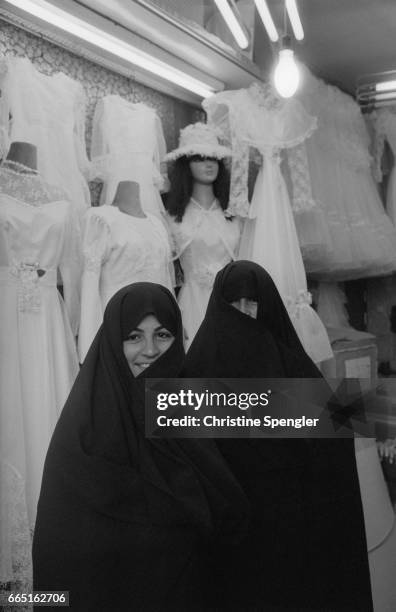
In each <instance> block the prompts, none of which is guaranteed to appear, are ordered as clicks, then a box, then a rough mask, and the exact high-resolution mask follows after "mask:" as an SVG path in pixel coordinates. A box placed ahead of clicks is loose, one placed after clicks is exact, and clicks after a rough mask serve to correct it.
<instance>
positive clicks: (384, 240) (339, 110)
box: [297, 66, 396, 282]
mask: <svg viewBox="0 0 396 612" xmlns="http://www.w3.org/2000/svg"><path fill="white" fill-rule="evenodd" d="M301 70H302V71H303V77H304V78H303V86H302V87H301V90H300V92H299V93H298V94H297V97H298V98H299V99H300V101H301V102H302V103H303V105H304V107H305V109H306V110H307V111H308V112H309V113H311V114H313V115H315V116H316V117H317V118H318V129H317V130H316V131H315V132H314V133H313V135H312V138H310V139H308V140H307V141H306V142H305V143H304V145H303V146H305V149H306V153H307V157H308V166H309V173H310V177H311V188H312V196H313V199H314V200H315V202H316V203H317V204H318V205H319V206H320V208H321V209H322V211H323V213H324V215H325V218H326V226H327V229H326V233H325V232H323V231H322V227H318V225H317V223H316V221H315V219H314V218H313V217H312V215H310V213H309V212H308V213H307V215H306V216H305V219H304V220H302V222H301V223H300V224H297V226H298V230H299V237H300V241H302V242H305V241H307V240H308V241H309V235H311V236H312V235H317V234H319V235H320V236H321V237H322V239H321V241H322V243H324V244H325V243H328V244H329V247H330V248H329V249H328V251H327V254H325V256H324V257H321V256H319V257H318V255H317V253H315V252H313V253H312V255H310V254H309V252H307V256H306V257H305V267H306V270H307V272H308V273H309V274H310V275H311V276H312V277H314V278H317V279H319V280H326V281H330V282H335V281H343V280H350V279H357V278H366V277H369V276H381V275H387V274H391V273H392V272H393V271H395V270H396V230H395V227H394V226H393V224H392V223H390V222H389V217H388V216H387V215H386V213H385V210H384V206H383V204H382V201H381V198H380V195H379V193H378V190H377V187H376V184H375V181H374V179H373V176H372V170H371V162H372V159H371V157H370V153H369V145H370V138H369V134H368V131H367V127H366V125H365V122H364V119H363V116H362V114H361V111H360V108H359V106H358V104H357V103H356V101H355V100H354V99H353V98H351V97H350V96H348V95H347V94H345V93H343V92H342V91H340V90H339V89H338V88H337V87H334V86H332V85H328V84H326V83H325V82H324V81H322V80H321V79H318V78H316V77H315V76H313V75H312V74H311V73H310V72H309V71H308V69H306V68H304V67H303V66H302V67H301ZM304 224H307V225H306V230H305V231H304ZM308 228H309V231H308ZM329 235H330V242H328V241H329Z"/></svg>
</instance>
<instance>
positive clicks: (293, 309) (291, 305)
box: [285, 289, 312, 319]
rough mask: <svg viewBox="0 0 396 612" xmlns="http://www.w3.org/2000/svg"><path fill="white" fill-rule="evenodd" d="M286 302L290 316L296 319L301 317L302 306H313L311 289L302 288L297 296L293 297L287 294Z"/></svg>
mask: <svg viewBox="0 0 396 612" xmlns="http://www.w3.org/2000/svg"><path fill="white" fill-rule="evenodd" d="M285 302H286V308H287V311H288V313H289V316H290V318H291V319H296V318H298V317H299V313H300V311H301V309H302V308H305V307H306V306H311V304H312V295H311V293H309V291H304V290H303V289H300V291H299V292H298V293H297V297H295V298H294V299H293V298H292V297H291V296H287V297H286V299H285Z"/></svg>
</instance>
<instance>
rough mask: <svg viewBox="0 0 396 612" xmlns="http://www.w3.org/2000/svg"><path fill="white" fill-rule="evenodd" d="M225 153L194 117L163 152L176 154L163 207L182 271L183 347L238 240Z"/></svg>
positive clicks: (228, 153)
mask: <svg viewBox="0 0 396 612" xmlns="http://www.w3.org/2000/svg"><path fill="white" fill-rule="evenodd" d="M230 154H231V151H230V150H229V149H227V148H226V147H223V146H221V145H220V144H219V141H218V138H217V136H216V133H215V132H214V131H213V130H212V129H211V128H210V127H208V126H207V125H205V124H203V123H196V124H193V125H189V126H187V127H186V128H184V130H182V131H181V134H180V141H179V147H178V149H176V150H175V151H172V152H171V153H169V154H168V155H167V159H168V160H175V163H174V166H173V168H172V170H171V173H170V182H171V189H170V191H169V194H168V198H167V208H168V213H169V214H168V222H169V228H170V231H171V234H172V237H173V240H174V243H175V251H176V253H175V258H180V263H181V266H182V268H183V272H184V285H183V287H182V289H181V291H180V293H179V295H178V301H179V305H180V308H181V311H182V315H183V324H184V327H185V330H186V334H187V345H186V348H188V347H189V345H190V344H191V342H192V340H193V338H194V336H195V334H196V332H197V331H198V328H199V326H200V324H201V323H202V321H203V318H204V316H205V312H206V307H207V305H208V301H209V296H210V293H211V291H212V286H213V282H214V278H215V276H216V274H217V272H218V271H219V270H221V268H223V267H224V266H225V265H226V264H227V263H229V262H230V261H232V260H234V259H235V257H236V250H237V248H238V244H239V237H240V227H239V222H238V220H237V219H236V218H235V217H234V218H231V217H226V215H225V210H226V209H227V206H228V196H229V175H228V172H227V170H226V168H225V165H224V162H223V159H224V158H225V157H227V156H229V155H230Z"/></svg>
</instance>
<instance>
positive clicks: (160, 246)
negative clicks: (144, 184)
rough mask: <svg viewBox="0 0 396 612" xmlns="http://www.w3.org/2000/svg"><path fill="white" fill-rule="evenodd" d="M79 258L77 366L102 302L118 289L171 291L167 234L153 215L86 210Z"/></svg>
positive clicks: (97, 322)
mask: <svg viewBox="0 0 396 612" xmlns="http://www.w3.org/2000/svg"><path fill="white" fill-rule="evenodd" d="M83 255H84V272H83V277H82V288H81V317H80V332H79V337H78V346H79V356H80V361H81V362H82V361H83V360H84V358H85V356H86V354H87V351H88V349H89V347H90V345H91V343H92V340H93V339H94V337H95V334H96V332H97V331H98V329H99V327H100V325H101V324H102V321H103V314H104V310H105V308H106V305H107V302H108V301H109V300H110V298H111V297H113V295H114V294H115V293H116V292H117V291H118V290H119V289H121V288H122V287H125V286H126V285H129V284H131V283H136V282H139V281H145V282H152V283H159V284H160V285H164V286H165V287H167V288H168V289H170V290H171V291H173V288H172V268H173V264H172V261H171V260H172V257H171V249H170V244H169V238H168V233H167V231H166V228H165V227H164V224H163V223H162V222H161V221H160V220H159V219H158V218H157V217H156V216H154V215H151V214H147V216H146V217H144V218H140V217H133V216H131V215H128V214H126V213H123V212H121V211H120V210H119V209H118V208H117V207H116V206H95V207H92V208H91V209H90V210H89V211H87V213H86V218H85V231H84V238H83Z"/></svg>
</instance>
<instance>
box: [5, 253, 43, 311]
mask: <svg viewBox="0 0 396 612" xmlns="http://www.w3.org/2000/svg"><path fill="white" fill-rule="evenodd" d="M10 273H11V274H12V275H13V276H14V277H15V278H17V279H18V281H19V283H18V310H19V311H20V312H39V310H40V309H41V291H40V285H39V280H40V277H41V276H43V275H44V274H45V271H44V270H42V269H40V264H39V263H38V262H34V263H28V262H16V261H14V262H13V263H12V265H11V266H10Z"/></svg>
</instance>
